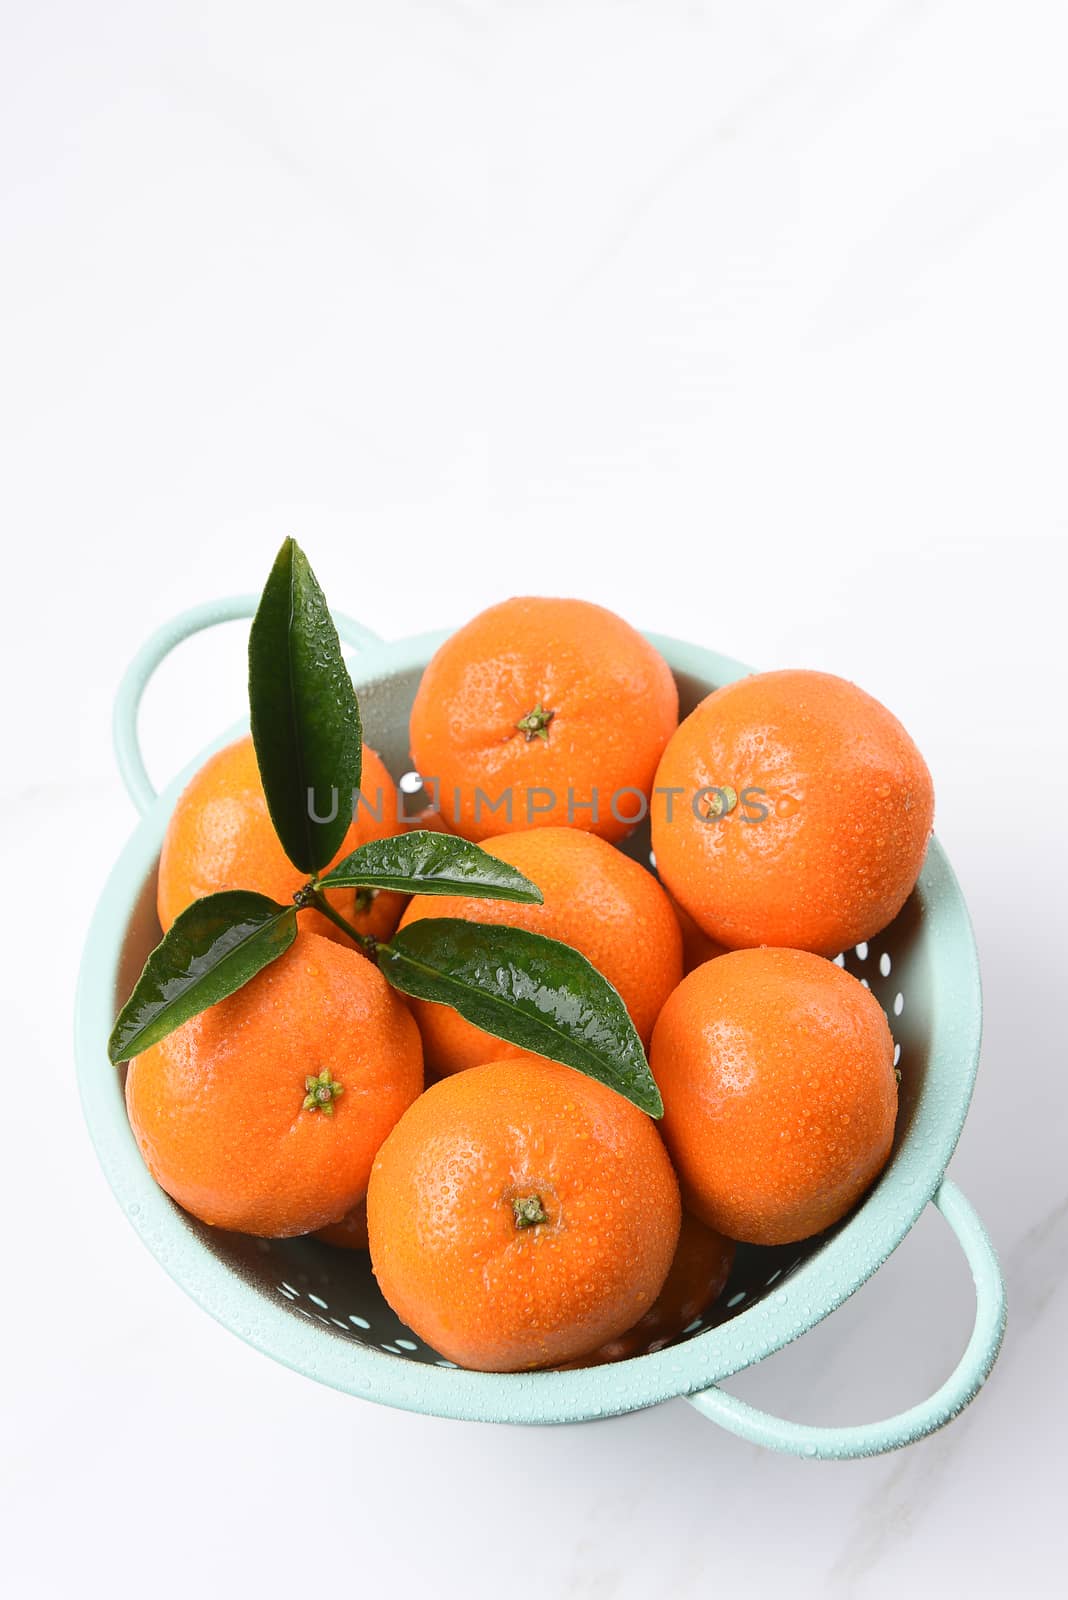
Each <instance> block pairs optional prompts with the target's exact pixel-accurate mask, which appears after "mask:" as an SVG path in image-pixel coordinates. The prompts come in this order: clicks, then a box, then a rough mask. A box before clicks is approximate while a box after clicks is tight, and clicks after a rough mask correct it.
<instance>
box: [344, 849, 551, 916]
mask: <svg viewBox="0 0 1068 1600" xmlns="http://www.w3.org/2000/svg"><path fill="white" fill-rule="evenodd" d="M320 882H321V883H322V885H323V887H324V888H325V887H330V888H344V889H349V888H357V889H394V890H396V891H397V893H399V894H463V895H471V896H473V897H475V898H477V899H480V900H518V901H520V902H521V903H523V904H525V905H534V906H540V905H541V898H542V897H541V890H540V889H539V888H538V887H537V886H536V884H533V883H531V881H530V879H529V878H524V876H523V874H522V873H521V872H519V871H517V869H516V868H515V867H513V866H511V865H510V864H509V863H508V862H507V861H499V860H498V859H497V857H496V856H491V855H490V853H489V851H488V850H481V849H480V848H479V847H478V845H477V844H470V843H468V841H467V840H466V839H454V838H453V837H452V836H451V835H450V834H446V833H430V832H423V831H419V830H416V831H414V832H412V833H405V834H399V835H397V836H396V837H395V838H392V839H374V840H372V841H371V843H370V844H362V845H361V846H360V848H359V849H358V850H354V851H353V852H352V854H351V855H350V856H346V857H345V859H344V861H339V862H338V864H337V866H336V867H335V868H334V869H333V871H332V872H328V873H327V874H326V876H325V877H324V878H322V879H321V880H320Z"/></svg>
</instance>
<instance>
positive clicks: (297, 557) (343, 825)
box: [248, 539, 363, 873]
mask: <svg viewBox="0 0 1068 1600" xmlns="http://www.w3.org/2000/svg"><path fill="white" fill-rule="evenodd" d="M248 697H249V710H250V713H251V719H252V739H253V743H254V744H255V746H256V760H257V761H258V762H259V768H260V777H261V778H262V779H263V788H264V793H265V794H266V796H267V809H268V810H269V812H270V813H271V821H272V822H273V823H274V827H275V832H276V833H277V834H278V837H279V839H280V840H281V842H282V848H283V849H284V850H285V853H286V855H287V856H288V857H289V859H290V861H292V863H293V865H294V866H295V867H298V868H299V869H300V871H301V872H309V873H310V872H318V871H319V869H320V868H321V867H325V866H326V864H327V862H329V861H331V860H332V859H333V857H334V856H335V855H336V854H337V852H338V850H339V848H340V846H341V843H342V840H343V839H344V837H345V834H346V832H347V831H348V828H349V824H350V823H351V821H352V806H353V797H354V795H355V793H356V791H357V790H358V789H359V787H360V772H361V766H362V750H363V733H362V729H361V726H360V707H359V703H358V701H357V699H356V691H355V690H354V689H353V687H352V679H351V678H350V677H349V675H348V672H347V670H346V667H345V663H344V661H342V659H341V645H340V643H339V641H338V636H337V629H336V628H335V627H334V624H333V620H332V619H331V616H330V612H329V609H328V608H327V604H326V597H325V595H324V594H323V591H322V590H321V589H320V587H319V585H318V583H317V581H316V578H315V574H314V572H313V571H312V569H311V567H310V566H309V565H308V559H307V557H306V556H305V554H304V552H303V551H302V550H301V548H300V546H299V545H298V544H297V543H296V542H295V541H294V540H293V539H287V540H286V542H285V544H284V545H283V546H282V548H281V550H280V551H279V552H278V559H277V560H276V561H275V564H274V566H273V568H272V569H271V575H270V577H269V578H268V579H267V583H266V585H265V586H264V590H263V595H262V597H261V599H260V604H259V609H258V610H257V612H256V615H255V617H254V618H253V622H252V631H251V633H250V634H249V640H248Z"/></svg>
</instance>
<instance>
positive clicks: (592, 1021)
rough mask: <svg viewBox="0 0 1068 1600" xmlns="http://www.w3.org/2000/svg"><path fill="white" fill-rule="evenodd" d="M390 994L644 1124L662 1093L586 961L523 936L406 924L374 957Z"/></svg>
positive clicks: (475, 927)
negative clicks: (453, 1019)
mask: <svg viewBox="0 0 1068 1600" xmlns="http://www.w3.org/2000/svg"><path fill="white" fill-rule="evenodd" d="M378 962H379V966H380V967H381V969H382V971H383V972H384V974H385V976H386V977H387V978H388V979H389V981H390V983H391V984H392V985H393V986H394V988H396V989H400V990H401V991H402V993H404V994H410V995H414V996H415V997H416V998H417V999H419V1000H436V1001H438V1002H439V1003H440V1004H442V1005H447V1006H452V1007H453V1009H454V1010H455V1011H458V1012H459V1013H460V1015H461V1016H462V1017H464V1018H466V1020H467V1021H468V1022H473V1023H474V1024H475V1025H476V1026H477V1027H479V1028H484V1029H485V1030H486V1032H487V1033H492V1034H496V1036H497V1037H498V1038H499V1039H507V1040H508V1042H509V1043H510V1044H516V1045H519V1046H520V1048H521V1049H523V1050H531V1051H533V1052H534V1053H535V1055H539V1056H548V1057H549V1058H550V1060H552V1061H562V1062H564V1063H565V1064H566V1065H567V1066H569V1067H577V1068H578V1070H579V1071H580V1072H585V1073H587V1074H588V1075H589V1076H590V1077H591V1078H596V1079H597V1080H598V1081H599V1082H600V1083H605V1084H607V1085H608V1087H609V1088H610V1089H615V1090H617V1091H618V1093H619V1094H621V1095H623V1096H624V1097H625V1098H626V1099H627V1100H630V1101H632V1102H633V1103H634V1105H636V1106H638V1107H639V1108H640V1109H641V1110H642V1111H647V1112H648V1113H649V1115H650V1116H653V1117H660V1116H662V1115H663V1112H664V1106H663V1102H662V1100H661V1098H660V1091H659V1090H658V1089H657V1086H656V1082H655V1080H654V1078H653V1075H652V1073H651V1072H650V1071H649V1064H648V1062H647V1061H646V1059H645V1052H644V1051H643V1049H642V1045H641V1040H640V1039H639V1038H638V1035H637V1033H636V1032H635V1029H634V1024H633V1023H632V1022H631V1020H630V1017H629V1016H628V1014H627V1008H626V1007H625V1006H624V1004H623V1002H622V1000H621V999H620V997H619V995H618V993H617V992H616V990H615V989H613V987H612V985H611V984H610V983H609V982H608V981H607V979H606V978H603V977H602V976H601V974H600V973H599V972H598V971H597V969H596V967H593V966H591V965H590V963H589V962H588V961H587V960H586V957H585V956H582V955H579V953H578V951H577V950H573V949H572V948H571V946H570V945H567V944H561V943H560V942H559V940H557V939H547V938H545V937H544V935H543V934H540V933H528V932H527V931H526V930H525V929H523V928H508V927H492V926H490V925H489V924H487V923H483V922H465V921H462V920H460V919H459V918H457V917H433V918H426V919H425V920H423V921H420V922H413V923H412V924H411V925H410V926H409V927H407V928H402V929H401V930H400V932H399V933H396V934H394V936H393V938H392V939H391V940H390V942H389V944H388V945H383V946H382V947H381V948H380V949H379V952H378Z"/></svg>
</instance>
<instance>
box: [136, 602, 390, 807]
mask: <svg viewBox="0 0 1068 1600" xmlns="http://www.w3.org/2000/svg"><path fill="white" fill-rule="evenodd" d="M258 605H259V596H258V595H254V594H236V595H230V596H229V597H228V598H226V599H223V600H209V601H207V603H206V604H204V605H199V606H192V607H191V608H190V610H188V611H181V612H179V614H178V615H177V616H176V617H172V618H171V620H170V621H169V622H165V623H164V624H163V626H162V627H161V628H158V629H157V630H156V632H155V633H154V634H153V635H152V636H151V638H149V639H146V640H145V643H144V644H143V645H142V646H141V648H140V650H139V651H138V652H137V654H136V655H135V656H134V658H133V660H132V661H131V662H130V665H129V666H128V667H127V668H126V671H125V672H124V674H123V677H122V682H121V683H120V684H119V691H118V694H117V695H116V696H115V711H114V715H113V718H112V731H113V734H114V739H115V755H116V758H117V760H118V763H119V771H120V773H121V774H122V781H123V782H124V783H125V785H126V790H127V793H128V794H129V796H130V799H131V800H132V801H133V803H134V805H135V806H136V807H137V809H138V811H139V812H140V813H141V815H142V816H144V814H145V812H146V811H147V810H148V809H149V807H150V806H151V805H152V802H153V801H154V800H155V798H156V790H155V789H154V788H153V786H152V783H151V781H150V780H149V776H148V773H147V771H146V770H145V759H144V756H143V754H142V752H141V741H140V739H139V738H138V733H137V712H138V707H139V706H140V704H141V696H142V695H143V694H144V692H145V689H146V687H147V685H148V681H149V679H150V678H151V676H152V674H153V673H154V672H155V670H156V668H157V667H158V666H159V664H160V662H161V661H163V660H164V659H165V658H166V657H167V656H169V655H170V653H171V651H172V650H173V649H174V648H175V646H176V645H179V644H181V643H182V640H183V639H188V638H190V637H191V636H192V635H193V634H194V633H201V632H203V630H204V629H205V628H214V627H215V626H216V625H217V624H218V623H220V622H236V621H239V620H240V619H241V618H242V617H253V616H255V614H256V607H257V606H258ZM333 617H334V624H335V626H336V628H337V631H338V633H339V634H340V636H341V638H342V639H343V640H344V641H345V643H346V644H347V645H349V646H350V648H351V649H353V650H367V649H369V648H370V647H371V646H372V645H376V644H380V643H381V640H380V639H379V637H378V635H377V634H376V633H372V632H371V629H370V628H365V627H364V626H363V624H362V623H361V622H354V621H353V619H352V618H351V617H346V616H343V615H342V614H341V613H340V612H337V611H335V612H334V613H333Z"/></svg>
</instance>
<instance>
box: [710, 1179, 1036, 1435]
mask: <svg viewBox="0 0 1068 1600" xmlns="http://www.w3.org/2000/svg"><path fill="white" fill-rule="evenodd" d="M931 1198H932V1203H933V1204H934V1205H936V1206H937V1207H938V1209H939V1211H940V1212H941V1213H942V1215H943V1217H945V1219H946V1221H947V1222H948V1223H949V1225H950V1227H951V1228H952V1229H953V1232H954V1233H955V1234H956V1236H957V1238H958V1240H959V1241H960V1245H961V1249H962V1250H963V1251H964V1254H965V1257H966V1258H967V1262H968V1265H969V1266H970V1267H971V1269H972V1277H973V1279H974V1281H975V1310H976V1315H975V1327H974V1328H973V1329H972V1336H971V1338H970V1339H969V1340H968V1345H967V1348H966V1350H965V1352H964V1354H963V1356H962V1357H961V1359H960V1362H959V1363H958V1365H957V1368H956V1370H955V1371H954V1372H953V1373H952V1374H951V1375H950V1377H948V1378H947V1379H946V1381H945V1383H944V1384H943V1385H942V1387H941V1388H940V1389H937V1390H936V1391H935V1393H934V1394H933V1395H931V1397H930V1399H929V1400H924V1401H921V1403H920V1404H919V1405H916V1406H912V1407H910V1409H909V1410H908V1411H903V1412H902V1413H901V1414H900V1416H897V1417H888V1418H887V1419H886V1421H885V1422H869V1423H862V1424H860V1425H859V1426H857V1427H850V1428H815V1427H808V1426H807V1425H806V1424H805V1423H801V1422H787V1421H785V1420H783V1419H782V1418H780V1417H772V1416H769V1415H768V1414H767V1413H766V1412H764V1411H758V1410H757V1409H756V1408H755V1407H754V1406H750V1405H747V1404H746V1402H745V1401H744V1400H739V1399H737V1398H736V1396H734V1395H732V1394H727V1393H726V1392H725V1391H724V1390H723V1389H720V1388H719V1387H718V1385H715V1384H714V1385H713V1386H712V1388H710V1389H705V1390H703V1391H702V1393H700V1394H691V1395H687V1397H686V1398H687V1399H688V1400H689V1402H690V1404H691V1405H693V1406H696V1407H697V1410H698V1411H700V1412H701V1413H702V1414H703V1415H704V1416H706V1417H711V1419H712V1421H713V1422H718V1423H719V1425H720V1427H721V1428H726V1429H728V1430H729V1432H731V1433H736V1434H737V1435H738V1437H739V1438H741V1439H748V1440H749V1441H750V1443H751V1444H760V1445H764V1446H765V1447H766V1448H768V1449H770V1450H780V1451H782V1452H783V1453H784V1454H786V1455H795V1456H805V1457H808V1458H817V1459H823V1460H836V1461H848V1460H851V1459H853V1458H854V1457H856V1456H878V1455H883V1454H884V1453H885V1452H886V1451H888V1450H899V1449H900V1448H901V1447H902V1445H906V1444H913V1443H915V1441H916V1440H917V1439H924V1438H926V1437H927V1435H928V1434H929V1433H934V1432H935V1431H936V1429H938V1428H941V1427H944V1426H945V1424H946V1423H947V1422H951V1421H952V1420H953V1418H954V1417H955V1416H956V1415H957V1414H958V1412H961V1411H963V1410H964V1407H965V1406H966V1405H968V1404H969V1403H970V1402H971V1401H972V1400H974V1399H975V1396H976V1395H977V1394H978V1392H979V1390H980V1389H981V1388H982V1386H983V1384H984V1383H985V1382H986V1379H987V1377H988V1376H989V1374H990V1369H991V1368H992V1367H993V1365H994V1362H995V1361H996V1360H997V1357H998V1351H999V1350H1000V1349H1001V1341H1002V1338H1003V1337H1004V1333H1005V1284H1004V1282H1003V1280H1002V1276H1001V1268H1000V1267H999V1266H998V1258H997V1256H996V1255H995V1254H994V1247H993V1245H992V1244H991V1243H990V1240H989V1239H988V1238H987V1234H986V1230H985V1228H984V1227H983V1224H982V1223H981V1222H980V1221H979V1218H978V1217H977V1216H976V1214H975V1212H974V1211H973V1210H972V1208H971V1206H970V1205H969V1204H968V1202H967V1200H965V1198H964V1196H963V1195H962V1194H961V1192H960V1190H959V1189H958V1188H957V1186H956V1184H955V1183H951V1182H950V1181H949V1179H948V1178H945V1179H943V1181H942V1184H941V1186H940V1188H939V1189H937V1190H936V1192H935V1193H934V1195H933V1196H932V1197H931Z"/></svg>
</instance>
